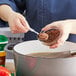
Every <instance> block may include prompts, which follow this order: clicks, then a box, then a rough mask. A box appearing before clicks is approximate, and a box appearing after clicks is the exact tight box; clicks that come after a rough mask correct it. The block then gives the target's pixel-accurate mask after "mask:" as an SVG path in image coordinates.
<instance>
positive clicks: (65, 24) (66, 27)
mask: <svg viewBox="0 0 76 76" xmlns="http://www.w3.org/2000/svg"><path fill="white" fill-rule="evenodd" d="M71 25H72V23H71V22H70V21H69V20H63V21H56V22H53V23H51V24H48V25H46V26H45V27H44V28H43V29H42V31H47V30H49V29H52V28H54V27H55V28H58V29H60V30H61V32H62V36H61V37H60V38H59V39H58V40H57V43H55V44H54V45H52V46H50V48H57V47H58V46H60V45H62V44H63V43H64V42H65V41H66V40H67V38H68V36H69V34H70V31H71Z"/></svg>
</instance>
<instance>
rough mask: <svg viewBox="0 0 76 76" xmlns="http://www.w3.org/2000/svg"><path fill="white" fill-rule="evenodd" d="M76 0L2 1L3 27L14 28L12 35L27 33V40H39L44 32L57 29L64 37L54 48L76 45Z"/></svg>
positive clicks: (0, 23) (25, 38)
mask: <svg viewBox="0 0 76 76" xmlns="http://www.w3.org/2000/svg"><path fill="white" fill-rule="evenodd" d="M75 6H76V0H73V1H72V0H0V19H1V20H0V25H1V27H3V26H4V27H6V26H7V25H9V26H10V29H11V31H12V33H25V37H24V41H26V40H35V39H37V35H36V34H35V33H33V32H31V31H29V28H28V26H27V24H26V20H27V21H28V23H29V25H30V27H31V28H33V29H34V30H36V31H37V32H40V31H41V30H47V29H49V28H52V26H56V27H58V28H60V29H62V32H63V35H62V37H61V38H60V39H59V40H58V42H57V43H56V44H54V45H52V46H50V47H51V48H56V47H58V46H60V45H61V44H63V43H64V42H65V41H66V40H68V41H71V42H75V43H76V30H75V29H76V8H75Z"/></svg>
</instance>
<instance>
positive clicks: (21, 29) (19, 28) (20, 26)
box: [16, 19, 28, 33]
mask: <svg viewBox="0 0 76 76" xmlns="http://www.w3.org/2000/svg"><path fill="white" fill-rule="evenodd" d="M16 25H17V26H16V28H17V30H18V31H22V32H25V33H26V32H27V31H28V29H27V28H25V27H24V26H23V24H22V23H21V21H20V20H19V19H18V20H17V23H16Z"/></svg>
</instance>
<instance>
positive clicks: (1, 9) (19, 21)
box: [0, 5, 29, 33]
mask: <svg viewBox="0 0 76 76" xmlns="http://www.w3.org/2000/svg"><path fill="white" fill-rule="evenodd" d="M0 18H1V19H2V20H4V21H7V22H8V24H9V26H10V29H11V31H12V33H26V32H27V31H29V28H28V27H27V25H26V20H25V18H24V17H23V15H21V14H20V13H18V12H15V11H13V10H12V8H11V7H10V6H9V5H0Z"/></svg>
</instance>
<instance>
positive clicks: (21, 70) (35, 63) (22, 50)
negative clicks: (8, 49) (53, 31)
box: [14, 40, 76, 76]
mask: <svg viewBox="0 0 76 76" xmlns="http://www.w3.org/2000/svg"><path fill="white" fill-rule="evenodd" d="M75 49H76V44H75V43H71V42H65V43H64V45H63V46H60V47H59V48H56V49H50V48H49V47H48V46H45V45H43V44H42V43H41V42H39V41H38V40H33V41H26V42H23V43H19V44H17V45H16V46H15V47H14V60H15V67H16V75H17V76H76V57H69V58H41V57H32V56H27V54H30V53H38V52H39V53H40V52H61V51H69V50H75Z"/></svg>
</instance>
